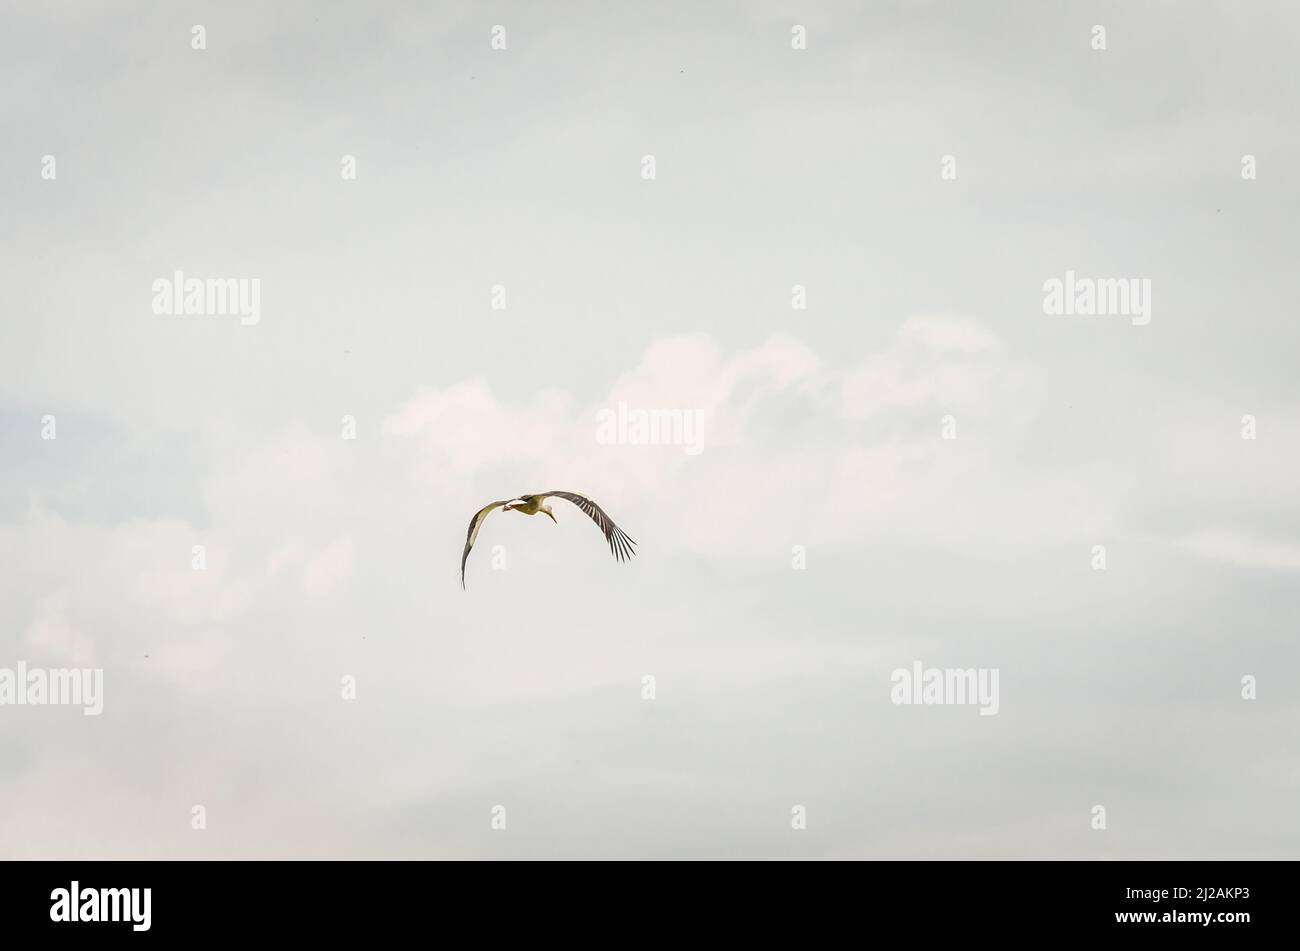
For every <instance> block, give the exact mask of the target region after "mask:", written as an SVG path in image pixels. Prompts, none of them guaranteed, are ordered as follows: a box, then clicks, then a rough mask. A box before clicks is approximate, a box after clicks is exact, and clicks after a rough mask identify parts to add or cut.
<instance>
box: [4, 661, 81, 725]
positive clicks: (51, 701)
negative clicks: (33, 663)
mask: <svg viewBox="0 0 1300 951" xmlns="http://www.w3.org/2000/svg"><path fill="white" fill-rule="evenodd" d="M4 706H16V707H22V706H66V707H82V708H83V709H82V711H81V712H82V713H83V714H85V715H86V716H88V717H97V716H99V715H100V714H101V713H103V712H104V671H103V670H102V669H100V668H94V669H90V668H77V667H72V668H66V667H60V668H50V669H46V668H43V667H32V668H30V669H29V668H28V666H27V662H26V661H22V660H20V661H19V662H18V666H17V668H9V667H0V707H4Z"/></svg>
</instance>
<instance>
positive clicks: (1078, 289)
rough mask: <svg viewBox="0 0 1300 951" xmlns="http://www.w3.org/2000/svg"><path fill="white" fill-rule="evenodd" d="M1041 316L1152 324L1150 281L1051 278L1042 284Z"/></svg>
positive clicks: (1072, 276) (1070, 275)
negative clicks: (1083, 317)
mask: <svg viewBox="0 0 1300 951" xmlns="http://www.w3.org/2000/svg"><path fill="white" fill-rule="evenodd" d="M1043 313H1044V314H1048V315H1050V316H1067V317H1073V316H1075V315H1080V316H1086V317H1112V316H1118V317H1131V318H1133V324H1134V325H1135V326H1138V327H1141V326H1144V325H1146V324H1149V323H1151V278H1149V277H1143V278H1136V277H1076V276H1075V273H1074V271H1066V272H1065V279H1064V280H1062V279H1061V278H1059V277H1051V278H1048V279H1047V280H1046V281H1044V282H1043Z"/></svg>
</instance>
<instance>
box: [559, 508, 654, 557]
mask: <svg viewBox="0 0 1300 951" xmlns="http://www.w3.org/2000/svg"><path fill="white" fill-rule="evenodd" d="M548 496H553V497H555V498H557V499H567V500H568V501H570V502H572V503H573V504H574V505H576V506H577V507H578V508H580V509H582V510H583V511H584V512H586V513H587V514H588V515H590V516H591V520H592V521H593V522H595V523H596V524H597V525H599V526H600V530H601V531H602V532H604V533H605V541H607V542H608V543H609V550H610V553H611V554H612V555H613V556H614V557H615V558H617V559H618V560H619V561H623V560H624V559H625V558H631V557H632V556H633V555H635V554H636V552H635V551H633V550H632V546H633V545H635V544H636V542H634V541H632V539H630V538H628V537H627V533H626V532H624V531H623V529H621V528H619V527H618V526H617V525H615V524H614V520H613V519H612V518H610V517H609V516H608V515H606V514H605V510H604V509H602V508H601V507H600V506H599V505H597V504H596V503H595V502H593V501H591V499H589V498H587V497H586V496H583V495H578V494H577V493H576V492H547V493H545V495H543V498H546V497H548Z"/></svg>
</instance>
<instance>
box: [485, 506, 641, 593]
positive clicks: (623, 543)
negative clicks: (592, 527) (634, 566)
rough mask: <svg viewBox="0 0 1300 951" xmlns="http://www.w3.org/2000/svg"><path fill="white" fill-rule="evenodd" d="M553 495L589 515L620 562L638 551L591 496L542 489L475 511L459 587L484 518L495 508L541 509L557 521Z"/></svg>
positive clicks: (526, 511)
mask: <svg viewBox="0 0 1300 951" xmlns="http://www.w3.org/2000/svg"><path fill="white" fill-rule="evenodd" d="M552 498H554V499H567V500H568V501H570V502H572V503H573V504H574V505H576V506H577V507H578V508H580V509H582V510H583V511H584V512H586V513H587V514H588V515H590V516H591V520H592V521H593V522H595V523H596V524H597V525H598V526H599V527H600V530H601V531H602V532H604V533H605V541H606V542H608V543H609V550H610V553H611V554H612V555H613V556H614V557H615V558H617V559H618V560H619V561H623V560H624V559H627V558H631V557H632V556H633V555H635V554H636V552H635V551H633V547H632V546H634V545H635V544H636V542H634V541H632V539H630V538H628V537H627V533H626V532H624V531H623V529H621V528H619V527H618V526H617V525H615V524H614V520H613V519H612V518H610V517H609V516H608V515H606V514H605V510H604V509H602V508H601V507H600V506H599V505H597V504H596V503H595V502H593V501H591V499H589V498H586V497H585V496H581V495H578V494H577V493H576V492H543V493H542V494H540V495H521V496H519V498H517V499H507V500H506V501H504V502H493V503H492V504H491V505H488V506H484V507H483V508H481V509H479V510H478V511H477V512H475V513H474V517H473V518H472V519H470V522H469V531H468V532H466V534H465V553H464V554H463V555H461V556H460V586H461V587H462V588H464V587H465V562H466V561H468V560H469V550H470V549H471V548H473V547H474V542H475V540H476V539H477V538H478V530H479V529H480V528H482V527H483V521H484V520H485V519H486V518H487V517H488V513H490V512H491V511H492V510H493V509H501V510H502V511H503V512H523V513H524V514H525V515H536V514H537V513H538V512H541V513H542V514H543V515H546V516H549V517H550V519H551V521H552V522H555V513H554V512H552V511H551V507H550V506H549V505H547V504H546V500H547V499H552ZM503 506H504V508H503ZM556 524H557V525H558V524H559V522H556Z"/></svg>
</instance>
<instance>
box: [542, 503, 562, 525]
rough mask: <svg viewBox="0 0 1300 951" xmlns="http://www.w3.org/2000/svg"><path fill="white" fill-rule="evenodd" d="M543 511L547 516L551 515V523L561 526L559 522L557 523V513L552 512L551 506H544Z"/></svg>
mask: <svg viewBox="0 0 1300 951" xmlns="http://www.w3.org/2000/svg"><path fill="white" fill-rule="evenodd" d="M542 511H543V512H545V513H546V514H547V515H549V516H550V517H551V521H552V522H555V524H556V525H559V524H560V523H559V522H556V521H555V513H554V512H552V511H551V507H550V506H549V505H543V506H542Z"/></svg>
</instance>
